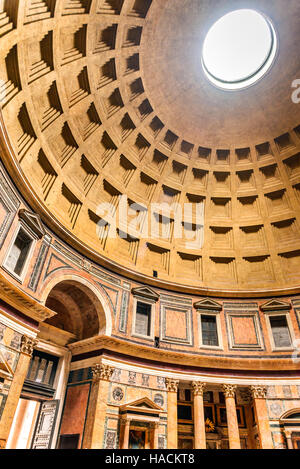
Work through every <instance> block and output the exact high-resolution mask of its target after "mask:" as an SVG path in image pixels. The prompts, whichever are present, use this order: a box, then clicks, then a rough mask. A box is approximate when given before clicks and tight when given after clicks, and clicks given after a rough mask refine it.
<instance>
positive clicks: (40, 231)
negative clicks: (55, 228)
mask: <svg viewBox="0 0 300 469" xmlns="http://www.w3.org/2000/svg"><path fill="white" fill-rule="evenodd" d="M19 217H20V218H21V219H22V220H24V222H25V223H26V225H27V226H29V228H31V230H32V231H33V232H34V233H35V234H36V235H37V236H38V238H42V237H43V236H44V235H45V234H46V232H45V229H44V227H43V224H42V222H41V218H40V216H39V215H38V214H37V213H33V212H29V211H28V210H25V209H24V208H22V209H21V210H19Z"/></svg>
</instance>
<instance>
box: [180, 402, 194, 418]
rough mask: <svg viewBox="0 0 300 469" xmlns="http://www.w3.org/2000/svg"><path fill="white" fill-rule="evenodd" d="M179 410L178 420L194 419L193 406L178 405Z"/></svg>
mask: <svg viewBox="0 0 300 469" xmlns="http://www.w3.org/2000/svg"><path fill="white" fill-rule="evenodd" d="M177 412H178V420H187V421H192V420H193V414H192V406H190V405H178V406H177Z"/></svg>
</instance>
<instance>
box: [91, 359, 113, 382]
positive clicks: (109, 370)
mask: <svg viewBox="0 0 300 469" xmlns="http://www.w3.org/2000/svg"><path fill="white" fill-rule="evenodd" d="M113 372H114V368H113V367H112V366H109V365H105V364H104V363H101V364H97V365H94V366H92V374H93V381H98V380H100V379H101V380H103V381H109V380H110V378H111V376H112V374H113Z"/></svg>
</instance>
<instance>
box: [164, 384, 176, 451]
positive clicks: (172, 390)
mask: <svg viewBox="0 0 300 469" xmlns="http://www.w3.org/2000/svg"><path fill="white" fill-rule="evenodd" d="M166 386H167V391H168V425H167V432H168V443H167V444H168V449H177V448H178V423H177V388H178V381H177V380H174V379H166Z"/></svg>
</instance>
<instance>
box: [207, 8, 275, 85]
mask: <svg viewBox="0 0 300 469" xmlns="http://www.w3.org/2000/svg"><path fill="white" fill-rule="evenodd" d="M277 44H278V42H277V37H276V33H275V30H274V27H273V25H272V23H271V22H270V21H269V20H268V19H267V18H266V17H265V16H264V15H263V14H261V13H258V12H257V11H254V10H247V9H243V10H236V11H232V12H231V13H228V14H227V15H225V16H223V17H222V18H220V19H219V20H218V21H217V22H216V23H215V24H214V25H213V26H212V27H211V29H210V30H209V32H208V33H207V36H206V38H205V41H204V45H203V51H202V65H203V69H204V72H205V74H206V76H207V77H208V78H209V80H210V81H211V82H212V83H213V84H214V85H216V86H218V87H221V88H223V89H227V90H238V89H242V88H246V87H248V86H250V85H253V84H254V83H256V82H257V81H258V80H259V79H261V78H262V77H263V75H265V73H266V72H267V71H268V70H269V68H270V67H271V65H272V63H273V61H274V59H275V56H276V52H277Z"/></svg>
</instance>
